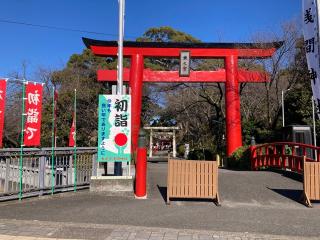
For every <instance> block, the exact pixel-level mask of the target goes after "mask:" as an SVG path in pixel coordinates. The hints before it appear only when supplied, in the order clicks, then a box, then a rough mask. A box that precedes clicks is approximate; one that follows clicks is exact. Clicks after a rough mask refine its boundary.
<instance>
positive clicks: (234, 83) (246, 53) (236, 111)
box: [83, 38, 283, 156]
mask: <svg viewBox="0 0 320 240" xmlns="http://www.w3.org/2000/svg"><path fill="white" fill-rule="evenodd" d="M83 41H84V43H85V45H86V46H87V47H88V48H90V49H91V50H92V52H93V53H94V54H95V55H98V56H104V57H106V56H117V46H118V45H117V42H115V41H99V40H93V39H87V38H83ZM282 44H283V43H282V42H274V43H263V44H254V43H164V42H125V43H124V56H125V57H130V58H131V68H130V73H129V72H128V70H127V71H124V80H128V79H130V81H129V82H130V83H129V84H130V87H131V92H132V97H131V98H132V119H131V120H132V149H133V152H135V150H136V148H137V141H138V134H139V129H140V115H141V104H142V87H143V82H222V83H225V105H226V141H227V156H229V155H231V154H232V153H233V152H234V151H235V150H236V149H237V148H239V147H241V146H242V133H241V113H240V95H239V83H240V82H265V81H267V75H266V74H265V73H261V72H260V73H259V72H253V71H246V70H243V69H238V59H239V58H269V57H271V56H272V55H273V54H274V52H275V51H276V50H277V48H279V47H281V46H282ZM182 50H184V51H185V50H187V51H189V52H190V57H191V58H223V59H224V61H225V69H222V70H218V71H191V72H190V76H189V77H180V76H179V73H178V72H176V71H169V72H166V71H150V70H148V69H144V57H165V58H168V57H169V58H179V56H180V53H181V51H182ZM129 75H130V76H129ZM98 80H100V81H106V80H110V81H114V80H116V71H114V70H100V71H98Z"/></svg>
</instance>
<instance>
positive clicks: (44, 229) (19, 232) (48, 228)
mask: <svg viewBox="0 0 320 240" xmlns="http://www.w3.org/2000/svg"><path fill="white" fill-rule="evenodd" d="M40 239H41V240H52V239H57V240H65V239H69V240H70V239H77V240H84V239H87V240H194V239H197V240H225V239H234V240H249V239H250V240H251V239H252V240H253V239H255V240H257V239H261V240H264V239H271V240H272V239H279V240H287V239H288V240H289V239H290V240H298V239H299V240H303V239H320V237H319V238H303V237H293V236H281V235H265V234H252V233H247V232H245V233H239V232H222V231H221V232H220V231H205V230H190V229H183V230H182V229H170V228H154V227H153V228H150V227H136V226H128V225H110V224H79V223H61V222H60V223H59V222H45V221H25V220H5V219H2V220H0V240H40Z"/></svg>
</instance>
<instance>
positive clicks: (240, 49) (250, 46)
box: [83, 38, 282, 58]
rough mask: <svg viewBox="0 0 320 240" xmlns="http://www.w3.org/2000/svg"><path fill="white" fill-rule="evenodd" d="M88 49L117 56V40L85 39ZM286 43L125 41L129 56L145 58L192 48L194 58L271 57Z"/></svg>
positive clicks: (95, 52)
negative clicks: (137, 55)
mask: <svg viewBox="0 0 320 240" xmlns="http://www.w3.org/2000/svg"><path fill="white" fill-rule="evenodd" d="M83 42H84V44H85V45H86V47H87V48H89V49H91V50H92V52H93V53H94V54H95V55H98V56H116V55H117V53H118V43H117V42H116V41H100V40H94V39H89V38H83ZM281 45H282V42H273V43H175V42H131V41H126V42H124V44H123V46H124V51H123V55H124V56H126V57H129V56H132V55H134V54H141V55H143V56H145V57H173V58H177V57H179V56H180V52H181V50H182V49H188V50H190V56H192V57H193V58H221V57H226V56H230V55H237V56H238V57H239V58H268V57H271V56H272V55H273V54H274V52H275V51H276V50H277V49H278V48H279V47H280V46H281Z"/></svg>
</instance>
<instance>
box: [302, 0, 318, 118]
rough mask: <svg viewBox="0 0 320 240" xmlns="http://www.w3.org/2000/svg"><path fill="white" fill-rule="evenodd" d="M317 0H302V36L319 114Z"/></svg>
mask: <svg viewBox="0 0 320 240" xmlns="http://www.w3.org/2000/svg"><path fill="white" fill-rule="evenodd" d="M318 3H319V0H302V5H303V6H302V10H303V15H302V16H303V24H302V25H303V36H304V47H305V51H306V55H307V62H308V69H309V78H310V80H311V86H312V93H313V97H314V99H315V100H316V105H317V112H318V116H320V44H319V22H318V21H319V17H318V14H319V12H318V8H319V6H318Z"/></svg>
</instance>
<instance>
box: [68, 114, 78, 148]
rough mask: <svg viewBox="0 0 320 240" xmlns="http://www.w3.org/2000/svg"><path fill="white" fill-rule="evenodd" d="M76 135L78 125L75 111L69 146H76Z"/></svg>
mask: <svg viewBox="0 0 320 240" xmlns="http://www.w3.org/2000/svg"><path fill="white" fill-rule="evenodd" d="M75 135H76V127H75V119H74V113H73V118H72V125H71V128H70V133H69V147H74V146H75V144H76V143H75V142H76V141H75Z"/></svg>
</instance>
